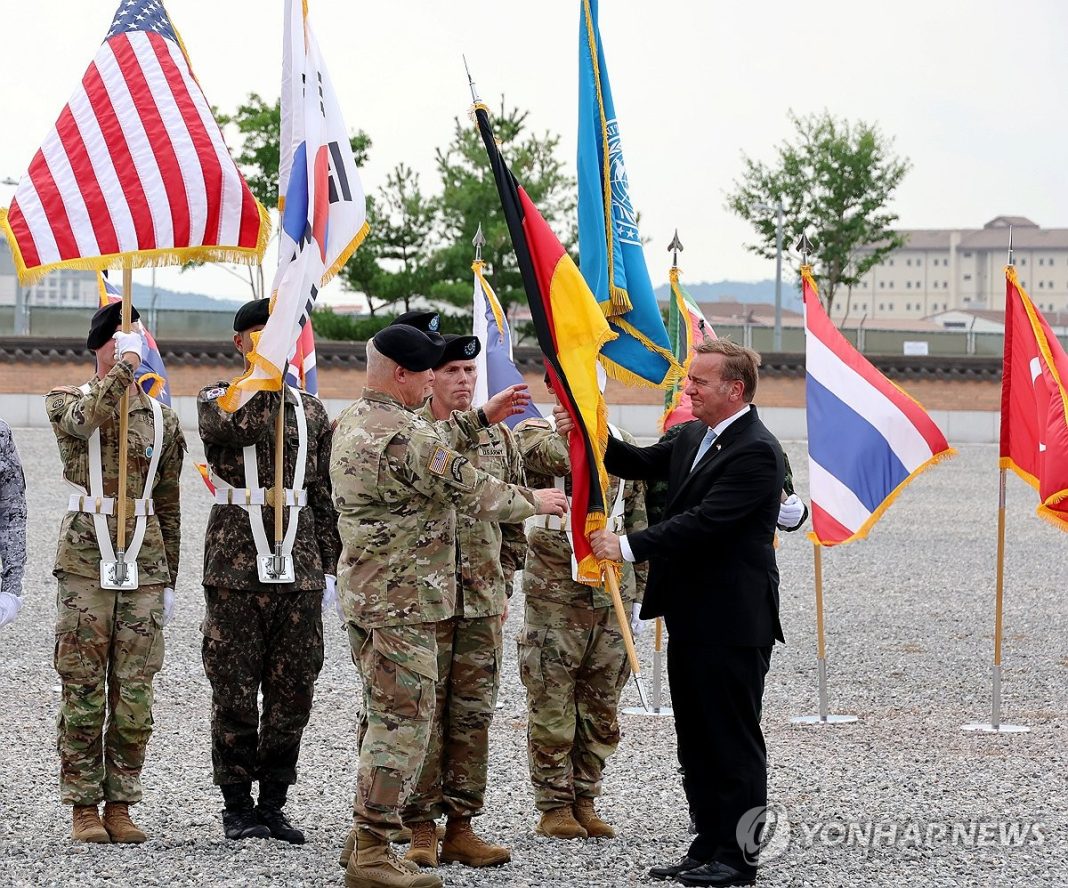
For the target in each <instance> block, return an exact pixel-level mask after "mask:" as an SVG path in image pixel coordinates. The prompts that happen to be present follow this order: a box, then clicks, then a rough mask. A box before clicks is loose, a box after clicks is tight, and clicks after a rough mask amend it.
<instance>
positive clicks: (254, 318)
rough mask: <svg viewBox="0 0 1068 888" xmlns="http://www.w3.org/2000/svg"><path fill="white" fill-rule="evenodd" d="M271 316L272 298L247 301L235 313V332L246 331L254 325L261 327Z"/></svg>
mask: <svg viewBox="0 0 1068 888" xmlns="http://www.w3.org/2000/svg"><path fill="white" fill-rule="evenodd" d="M270 316H271V300H270V299H253V300H252V301H251V302H246V303H245V304H244V305H242V306H241V307H240V308H239V309H238V310H237V314H235V315H234V332H235V333H244V332H245V331H246V330H249V329H251V328H252V327H261V326H263V325H264V324H266V323H267V318H269V317H270Z"/></svg>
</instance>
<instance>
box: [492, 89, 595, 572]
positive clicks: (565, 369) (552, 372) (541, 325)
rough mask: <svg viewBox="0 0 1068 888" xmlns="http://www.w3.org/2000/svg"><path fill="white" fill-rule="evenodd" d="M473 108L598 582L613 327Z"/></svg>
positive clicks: (585, 563) (586, 554)
mask: <svg viewBox="0 0 1068 888" xmlns="http://www.w3.org/2000/svg"><path fill="white" fill-rule="evenodd" d="M474 111H475V119H476V121H477V123H478V130H479V132H480V133H481V135H482V141H483V142H485V144H486V151H487V152H488V153H489V160H490V166H491V167H492V168H493V177H494V179H495V180H496V182H497V191H498V193H499V194H500V198H501V206H502V207H503V208H504V215H505V219H506V220H507V221H508V231H509V233H510V234H511V237H512V247H513V249H514V250H515V255H516V260H517V261H518V263H519V271H520V273H521V274H522V277H523V288H524V289H525V290H526V293H527V302H528V303H530V313H531V317H532V320H533V322H534V329H535V330H536V332H537V335H538V345H539V346H540V347H541V351H542V353H543V354H544V355H545V364H546V368H547V369H548V372H549V377H550V379H551V380H552V384H553V390H554V391H555V392H556V395H557V397H558V398H559V399H560V403H561V404H562V405H563V407H564V409H565V410H567V412H568V414H569V415H570V416H571V419H572V421H573V422H574V423H575V432H574V433H572V435H571V439H570V451H571V490H572V495H571V528H572V530H573V531H574V546H575V560H576V561H577V562H578V567H579V579H580V580H581V581H582V582H585V583H591V584H594V585H600V584H601V583H602V578H601V568H600V565H599V564H598V563H597V559H596V558H595V557H594V555H593V552H592V550H591V549H590V543H589V534H590V533H592V532H593V531H595V530H602V529H603V528H604V527H605V524H606V514H607V512H606V508H605V501H606V495H605V491H606V490H607V488H608V475H607V473H606V472H605V468H604V451H605V447H607V446H608V409H607V407H606V406H605V403H604V398H603V397H602V395H601V390H600V387H599V386H598V385H597V354H598V352H599V351H600V350H601V346H602V345H604V344H605V343H606V342H608V341H610V340H612V339H615V338H616V334H615V333H613V332H612V331H611V330H610V329H609V327H608V322H607V321H606V320H605V317H604V313H603V312H602V311H601V309H600V307H599V306H598V305H597V300H596V299H594V297H593V293H591V292H590V288H589V287H588V286H587V284H586V281H585V279H584V278H583V277H582V274H581V273H580V272H579V270H578V266H576V265H575V262H574V260H572V258H571V257H570V256H569V255H568V253H567V251H566V250H565V249H564V248H563V246H561V244H560V241H559V240H557V238H556V235H555V234H553V232H552V230H551V229H550V228H549V226H548V224H547V223H546V221H545V220H544V219H543V218H542V216H541V213H539V212H538V210H537V207H535V206H534V204H533V203H532V202H531V200H530V198H529V197H528V196H527V193H526V192H525V191H524V190H523V187H522V186H521V185H520V184H519V183H518V182H517V181H516V178H515V176H513V175H512V171H511V170H509V169H508V165H507V164H506V163H505V162H504V158H502V157H501V154H500V150H499V148H498V145H497V141H496V140H495V139H494V137H493V129H492V128H491V127H490V121H489V110H488V109H487V108H486V106H485V105H483V104H482V103H476V104H475V107H474Z"/></svg>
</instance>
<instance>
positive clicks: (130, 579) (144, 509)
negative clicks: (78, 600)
mask: <svg viewBox="0 0 1068 888" xmlns="http://www.w3.org/2000/svg"><path fill="white" fill-rule="evenodd" d="M81 391H82V394H85V395H87V394H89V391H90V386H89V383H86V384H85V385H83V386H81ZM148 403H149V406H151V408H152V455H151V456H150V457H149V461H148V474H147V475H146V476H145V486H144V490H143V491H142V494H151V493H152V489H153V488H154V487H155V485H156V470H157V469H158V468H159V457H160V453H161V451H162V450H163V410H162V408H161V407H160V405H159V402H158V401H157V400H156V399H155V398H148ZM63 480H64V481H66V482H67V483H68V484H69V485H70V486H71V487H73V488H74V489H75V490H76V491H78V492H77V493H73V494H71V497H70V501H69V503H68V504H67V511H69V512H86V513H88V514H90V515H92V516H93V530H94V531H95V532H96V545H97V548H98V549H99V550H100V559H101V560H100V587H101V588H102V589H136V588H137V586H138V576H137V556H138V554H139V553H140V551H141V543H143V542H144V539H145V529H146V528H147V526H148V516H149V515H155V514H156V509H155V506H154V504H153V502H152V497H151V496H144V495H143V496H142V497H141V498H140V499H135V500H134V501H133V506H134V512H133V514H134V517H136V518H137V521H136V523H135V524H134V533H133V537H132V538H131V539H130V545H129V546H127V548H126V554H125V555H124V556H123V561H124V562H126V564H127V579H126V581H125V582H118V581H117V580H116V576H115V562H116V558H115V547H114V546H112V545H111V534H110V533H109V532H108V521H107V518H106V517H105V516H107V515H115V514H117V510H116V507H115V497H113V496H104V466H103V460H102V459H101V456H100V429H99V428H96V429H94V430H93V433H92V434H91V435H90V436H89V490H88V491H87V490H86V489H85V488H84V487H82V486H81V485H80V484H75V483H74V482H73V481H71V480H70V479H69V478H67V477H66V476H64V478H63Z"/></svg>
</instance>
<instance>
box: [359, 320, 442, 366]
mask: <svg viewBox="0 0 1068 888" xmlns="http://www.w3.org/2000/svg"><path fill="white" fill-rule="evenodd" d="M371 341H372V342H373V343H374V344H375V348H377V349H378V351H379V352H381V353H382V354H384V355H385V356H386V357H387V358H389V359H390V360H392V361H396V362H397V363H398V364H400V365H401V366H402V367H403V368H404V369H405V370H411V371H412V372H413V373H422V372H423V371H424V370H430V369H432V368H434V367H436V366H437V365H438V363H439V362H440V361H441V353H442V352H443V351H444V350H445V340H444V339H442V338H441V337H440V336H438V334H437V333H424V332H423V331H422V330H420V329H419V328H418V327H410V326H408V325H407V324H390V325H389V326H388V327H383V328H382V329H381V330H379V331H378V332H377V333H376V334H375V335H374V339H372V340H371Z"/></svg>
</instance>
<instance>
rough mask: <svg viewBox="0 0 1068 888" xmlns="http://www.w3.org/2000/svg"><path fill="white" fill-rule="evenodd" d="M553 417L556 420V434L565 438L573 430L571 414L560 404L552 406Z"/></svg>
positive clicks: (573, 424)
mask: <svg viewBox="0 0 1068 888" xmlns="http://www.w3.org/2000/svg"><path fill="white" fill-rule="evenodd" d="M553 419H554V420H556V434H558V435H559V436H560V437H562V438H566V437H567V436H568V435H570V434H571V433H572V432H573V431H574V430H575V423H574V421H573V420H572V419H571V414H570V413H568V412H567V410H565V409H564V408H563V407H562V406H561V405H560V404H557V405H556V406H555V407H553Z"/></svg>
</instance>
